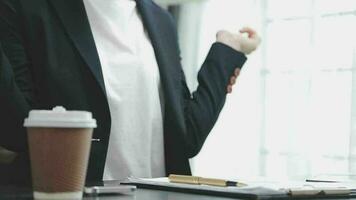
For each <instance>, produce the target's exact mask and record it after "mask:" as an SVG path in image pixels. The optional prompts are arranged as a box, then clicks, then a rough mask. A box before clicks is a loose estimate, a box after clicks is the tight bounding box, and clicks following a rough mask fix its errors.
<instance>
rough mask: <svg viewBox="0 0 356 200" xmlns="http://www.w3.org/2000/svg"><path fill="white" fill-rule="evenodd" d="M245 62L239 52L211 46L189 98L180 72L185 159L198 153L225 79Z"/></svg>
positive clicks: (219, 107)
mask: <svg viewBox="0 0 356 200" xmlns="http://www.w3.org/2000/svg"><path fill="white" fill-rule="evenodd" d="M245 61H246V56H245V55H244V54H243V53H241V52H238V51H236V50H234V49H232V48H231V47H229V46H226V45H224V44H222V43H215V44H213V45H212V47H211V49H210V51H209V53H208V55H207V57H206V60H205V62H204V63H203V65H202V67H201V70H200V71H199V73H198V82H199V86H198V89H197V90H196V91H195V92H194V93H193V94H192V95H191V94H190V92H189V89H188V87H187V85H186V81H185V77H184V73H182V76H183V77H182V82H183V97H184V114H185V124H186V134H185V141H186V145H187V150H188V151H187V152H188V156H189V157H194V156H195V155H197V154H198V153H199V151H200V150H201V148H202V146H203V144H204V141H205V140H206V138H207V136H208V134H209V132H210V131H211V130H212V128H213V127H214V125H215V123H216V121H217V119H218V117H219V114H220V111H221V110H222V108H223V106H224V104H225V100H226V94H227V85H228V84H229V80H230V78H231V76H232V75H233V73H234V71H235V69H236V68H242V66H243V64H244V63H245Z"/></svg>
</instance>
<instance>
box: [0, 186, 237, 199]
mask: <svg viewBox="0 0 356 200" xmlns="http://www.w3.org/2000/svg"><path fill="white" fill-rule="evenodd" d="M0 199H9V200H12V199H16V200H32V199H33V198H32V192H31V191H29V190H27V189H22V188H14V187H0ZM188 199H189V200H203V199H204V200H205V199H211V200H229V199H232V198H224V197H212V196H206V195H197V194H185V193H178V192H168V191H158V190H148V189H137V191H136V192H135V193H134V194H133V195H114V196H100V197H84V198H83V200H188Z"/></svg>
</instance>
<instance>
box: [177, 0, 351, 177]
mask: <svg viewBox="0 0 356 200" xmlns="http://www.w3.org/2000/svg"><path fill="white" fill-rule="evenodd" d="M203 7H204V12H203V15H202V20H201V23H200V31H199V32H200V33H201V34H200V40H198V44H197V45H198V46H199V47H200V49H201V50H200V52H199V53H198V55H199V56H198V60H199V62H200V63H201V61H202V60H203V59H204V57H205V55H206V53H207V51H208V49H209V46H210V44H211V43H212V42H213V41H214V36H215V32H216V31H217V30H219V29H221V28H227V29H229V30H233V28H236V29H237V28H238V27H241V26H243V25H245V24H250V25H252V26H254V27H255V28H256V27H257V29H258V30H259V32H260V33H261V35H262V38H263V44H262V46H261V48H260V49H259V50H258V51H257V52H255V54H254V55H251V56H250V59H249V61H248V63H247V64H246V66H245V68H244V69H243V73H242V74H241V77H240V79H239V82H238V84H237V85H236V86H235V90H234V94H233V95H231V96H230V97H229V98H228V101H227V104H226V106H225V109H224V111H223V112H222V114H221V117H220V119H219V122H218V124H217V125H216V127H215V128H214V130H213V132H212V134H211V136H210V137H209V138H208V141H207V143H206V145H205V146H204V149H203V151H202V152H201V154H200V155H198V156H197V158H195V161H194V168H193V171H194V173H195V174H199V175H205V176H215V177H225V176H226V177H231V176H235V177H243V176H256V175H257V176H271V177H279V178H290V179H304V178H306V177H308V176H312V175H316V174H323V173H333V174H335V173H337V174H347V173H354V174H355V173H356V162H355V161H356V159H355V158H356V74H355V72H356V71H355V70H356V26H355V24H356V1H355V0H339V1H333V0H219V1H214V0H210V1H207V2H205V3H204V4H203ZM202 30H203V31H202ZM183 50H184V49H183ZM207 166H209V167H207Z"/></svg>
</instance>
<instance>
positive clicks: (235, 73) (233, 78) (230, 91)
mask: <svg viewBox="0 0 356 200" xmlns="http://www.w3.org/2000/svg"><path fill="white" fill-rule="evenodd" d="M239 75H240V68H236V69H235V71H234V75H233V76H232V77H231V78H230V82H229V85H228V86H227V93H228V94H231V93H232V87H233V86H234V85H235V83H236V79H237V77H238V76H239Z"/></svg>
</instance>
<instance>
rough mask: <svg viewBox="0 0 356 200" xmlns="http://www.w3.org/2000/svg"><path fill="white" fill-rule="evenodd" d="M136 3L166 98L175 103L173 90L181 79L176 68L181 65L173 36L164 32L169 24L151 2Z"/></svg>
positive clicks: (140, 1) (141, 1) (138, 0)
mask: <svg viewBox="0 0 356 200" xmlns="http://www.w3.org/2000/svg"><path fill="white" fill-rule="evenodd" d="M136 2H137V8H138V11H139V12H140V14H141V16H142V21H143V24H144V26H145V28H146V30H147V33H148V35H149V37H150V39H151V43H152V46H153V48H154V51H155V55H156V60H157V63H158V67H159V70H160V75H161V81H162V85H163V89H164V94H165V97H166V98H168V100H173V101H174V100H175V99H176V98H175V97H174V96H172V95H174V93H173V92H172V89H174V88H175V87H174V85H175V84H176V83H178V82H177V81H179V78H180V77H179V76H178V75H179V74H180V72H179V71H177V70H178V69H179V68H178V67H177V66H176V65H179V64H180V60H179V55H178V52H174V51H173V49H174V46H173V45H172V44H173V43H174V42H176V41H172V40H173V39H172V38H173V36H171V35H169V34H167V32H166V30H164V29H165V28H167V26H166V25H167V24H166V22H165V21H162V19H161V18H162V15H160V14H158V11H159V12H161V11H160V10H157V7H156V6H155V5H154V4H153V3H152V2H151V0H136Z"/></svg>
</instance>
